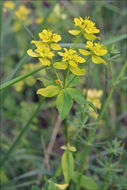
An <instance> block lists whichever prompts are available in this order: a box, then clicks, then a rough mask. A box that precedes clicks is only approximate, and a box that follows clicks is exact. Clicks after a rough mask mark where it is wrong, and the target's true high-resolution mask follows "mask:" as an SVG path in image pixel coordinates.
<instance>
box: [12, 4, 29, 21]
mask: <svg viewBox="0 0 127 190" xmlns="http://www.w3.org/2000/svg"><path fill="white" fill-rule="evenodd" d="M30 13H31V10H30V9H28V8H27V7H25V5H20V6H19V8H18V9H17V10H16V11H15V15H16V16H17V17H18V18H19V19H21V20H23V21H25V20H26V19H27V16H28V15H29V14H30Z"/></svg>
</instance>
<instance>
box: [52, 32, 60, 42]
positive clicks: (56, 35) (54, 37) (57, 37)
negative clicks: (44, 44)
mask: <svg viewBox="0 0 127 190" xmlns="http://www.w3.org/2000/svg"><path fill="white" fill-rule="evenodd" d="M60 40H61V36H60V35H58V34H53V38H52V41H53V42H56V43H57V42H58V41H60Z"/></svg>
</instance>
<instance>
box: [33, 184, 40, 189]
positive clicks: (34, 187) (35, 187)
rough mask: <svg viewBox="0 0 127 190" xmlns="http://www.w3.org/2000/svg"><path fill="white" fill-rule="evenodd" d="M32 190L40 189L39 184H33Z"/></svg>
mask: <svg viewBox="0 0 127 190" xmlns="http://www.w3.org/2000/svg"><path fill="white" fill-rule="evenodd" d="M32 190H40V188H39V187H37V186H35V185H33V186H32Z"/></svg>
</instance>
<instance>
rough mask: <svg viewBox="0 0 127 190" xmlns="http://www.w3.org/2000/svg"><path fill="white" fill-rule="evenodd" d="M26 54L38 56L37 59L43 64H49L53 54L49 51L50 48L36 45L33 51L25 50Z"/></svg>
mask: <svg viewBox="0 0 127 190" xmlns="http://www.w3.org/2000/svg"><path fill="white" fill-rule="evenodd" d="M27 54H28V55H29V56H31V57H39V61H40V62H41V63H42V64H43V65H50V60H49V59H52V57H53V56H54V53H53V52H51V50H50V48H46V47H44V48H42V47H41V48H40V47H38V48H37V49H35V50H34V51H33V50H32V49H29V50H27Z"/></svg>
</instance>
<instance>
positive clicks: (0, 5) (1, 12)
mask: <svg viewBox="0 0 127 190" xmlns="http://www.w3.org/2000/svg"><path fill="white" fill-rule="evenodd" d="M2 18H3V0H1V1H0V41H1V30H2Z"/></svg>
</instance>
